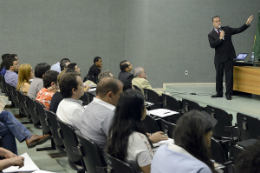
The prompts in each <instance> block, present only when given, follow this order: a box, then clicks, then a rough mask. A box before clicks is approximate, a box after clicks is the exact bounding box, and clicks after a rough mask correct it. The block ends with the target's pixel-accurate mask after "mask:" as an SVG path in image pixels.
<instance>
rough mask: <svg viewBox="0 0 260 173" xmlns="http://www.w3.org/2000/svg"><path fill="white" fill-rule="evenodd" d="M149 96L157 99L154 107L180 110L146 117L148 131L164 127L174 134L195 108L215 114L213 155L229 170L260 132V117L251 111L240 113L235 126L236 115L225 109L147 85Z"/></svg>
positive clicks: (212, 140) (170, 133) (145, 92)
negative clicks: (160, 93) (179, 121)
mask: <svg viewBox="0 0 260 173" xmlns="http://www.w3.org/2000/svg"><path fill="white" fill-rule="evenodd" d="M144 96H145V100H146V101H148V102H152V103H154V105H153V106H154V108H166V109H170V110H173V111H177V112H179V114H176V115H172V116H169V117H165V118H155V119H154V118H152V117H153V116H147V118H146V119H145V120H144V124H145V127H146V131H147V132H149V133H154V132H156V131H158V130H162V131H163V132H164V133H165V134H168V136H169V137H171V138H173V131H174V129H175V127H176V124H177V121H178V119H179V118H180V117H181V116H182V115H183V114H184V113H186V112H189V111H191V110H198V111H206V112H207V113H208V114H209V116H213V117H214V118H215V119H216V120H217V121H218V123H217V124H216V125H215V127H214V128H213V131H212V133H213V137H212V139H211V152H212V159H213V160H215V161H216V162H218V163H221V164H223V165H225V166H226V169H225V172H230V173H231V172H233V167H234V165H235V164H236V163H237V162H238V160H237V159H238V157H237V156H238V154H239V153H240V152H242V151H243V150H244V149H245V148H247V147H248V146H250V145H252V144H254V143H255V142H256V141H257V140H258V139H259V136H260V131H259V130H258V127H260V120H259V119H257V118H254V117H252V116H249V115H245V114H242V113H237V115H236V118H237V123H236V124H235V125H234V126H232V120H233V115H232V114H228V113H227V112H226V111H225V110H222V109H219V108H216V107H213V106H210V105H207V106H206V107H201V106H200V105H199V104H198V103H196V102H193V101H190V100H187V99H182V100H181V101H180V100H177V99H176V98H174V97H172V96H170V95H167V94H162V96H159V95H158V94H157V93H156V92H154V91H153V90H149V89H144Z"/></svg>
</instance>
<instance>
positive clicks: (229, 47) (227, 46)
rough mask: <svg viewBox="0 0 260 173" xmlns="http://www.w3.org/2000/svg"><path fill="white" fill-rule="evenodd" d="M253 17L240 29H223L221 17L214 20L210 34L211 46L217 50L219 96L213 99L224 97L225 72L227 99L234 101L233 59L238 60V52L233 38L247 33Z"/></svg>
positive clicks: (217, 87)
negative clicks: (244, 32)
mask: <svg viewBox="0 0 260 173" xmlns="http://www.w3.org/2000/svg"><path fill="white" fill-rule="evenodd" d="M252 19H253V16H250V17H249V18H248V20H247V22H246V24H244V25H242V26H241V27H240V28H230V27H229V26H224V27H221V22H220V17H219V16H214V17H213V18H212V25H213V26H214V28H213V30H212V31H211V32H210V33H209V34H208V38H209V44H210V47H211V48H214V49H215V58H214V63H215V68H216V73H217V74H216V91H217V94H215V95H213V96H212V98H216V97H223V71H224V70H225V79H226V98H227V100H231V99H232V92H233V59H235V58H236V52H235V49H234V46H233V44H232V40H231V36H232V35H235V34H238V33H241V32H243V31H245V30H246V29H247V28H248V27H249V25H250V23H251V21H252Z"/></svg>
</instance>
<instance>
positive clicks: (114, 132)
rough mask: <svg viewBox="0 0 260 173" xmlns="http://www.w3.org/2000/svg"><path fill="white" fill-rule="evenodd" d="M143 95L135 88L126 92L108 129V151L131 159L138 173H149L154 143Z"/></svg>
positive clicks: (118, 157)
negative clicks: (151, 138)
mask: <svg viewBox="0 0 260 173" xmlns="http://www.w3.org/2000/svg"><path fill="white" fill-rule="evenodd" d="M144 104H145V102H144V97H143V95H142V94H141V93H140V92H138V91H136V90H127V91H125V92H123V93H122V94H121V96H120V98H119V100H118V104H117V107H116V111H115V115H114V118H113V121H112V124H111V126H110V129H109V135H108V136H109V137H110V138H109V139H108V143H107V153H108V154H110V155H111V156H113V157H115V158H117V159H119V160H122V161H126V162H128V163H129V164H130V165H131V166H132V167H133V168H134V169H135V170H136V172H138V173H139V172H143V173H150V169H151V163H152V159H153V155H154V152H153V149H152V142H151V141H150V140H149V138H148V136H147V135H146V132H145V127H144V124H143V123H142V120H144V119H145V117H146V108H145V105H144Z"/></svg>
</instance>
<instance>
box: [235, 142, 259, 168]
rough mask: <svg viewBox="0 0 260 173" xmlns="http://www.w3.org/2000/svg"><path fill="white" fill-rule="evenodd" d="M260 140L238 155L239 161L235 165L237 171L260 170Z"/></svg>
mask: <svg viewBox="0 0 260 173" xmlns="http://www.w3.org/2000/svg"><path fill="white" fill-rule="evenodd" d="M259 156H260V141H259V140H258V142H256V143H255V144H253V145H251V146H249V147H247V148H246V149H245V150H244V151H243V152H242V153H240V154H239V155H238V160H239V161H238V163H237V164H236V165H235V172H236V173H259V172H260V159H259Z"/></svg>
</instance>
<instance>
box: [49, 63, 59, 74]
mask: <svg viewBox="0 0 260 173" xmlns="http://www.w3.org/2000/svg"><path fill="white" fill-rule="evenodd" d="M51 70H54V71H57V72H59V73H60V72H61V69H60V62H57V63H55V64H53V65H52V66H51Z"/></svg>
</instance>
